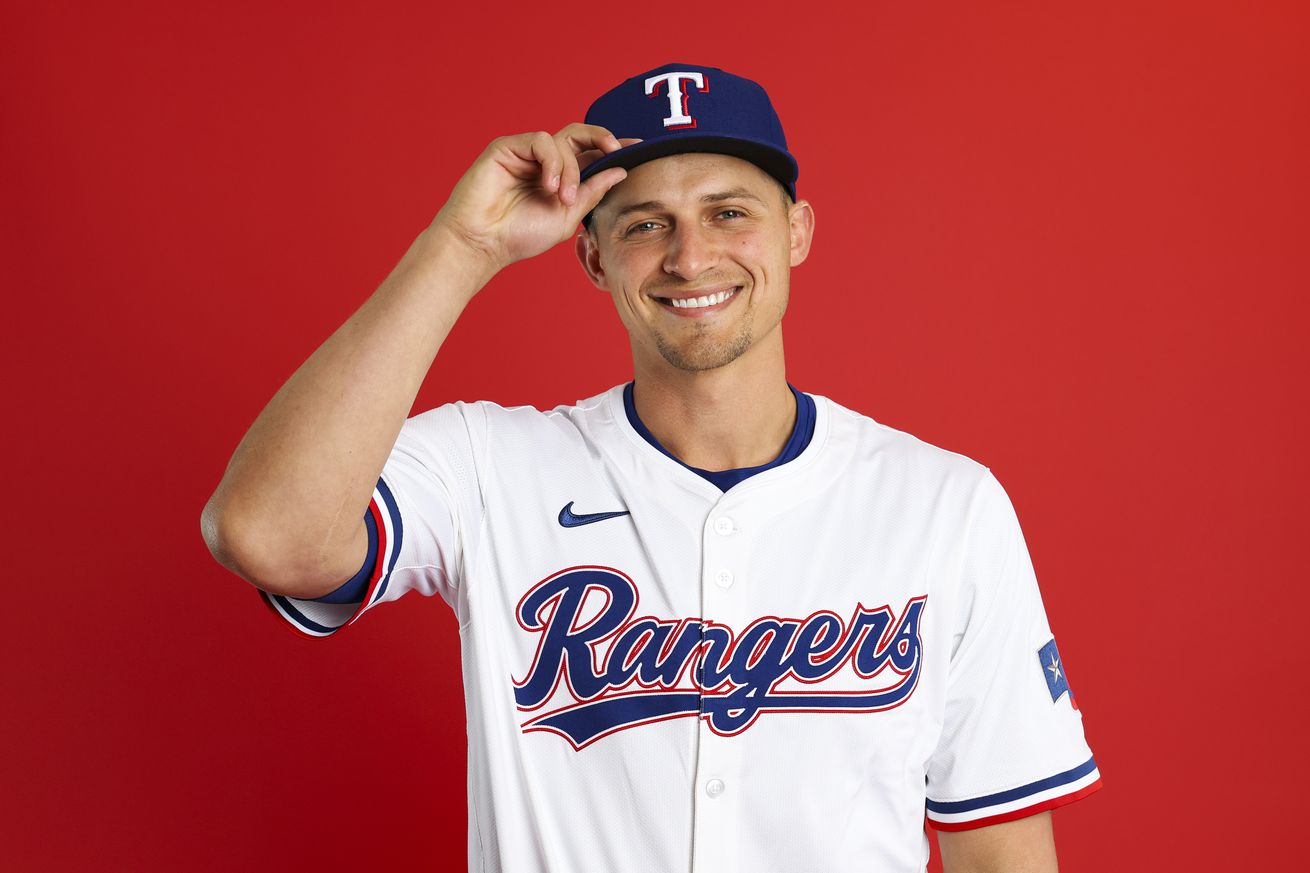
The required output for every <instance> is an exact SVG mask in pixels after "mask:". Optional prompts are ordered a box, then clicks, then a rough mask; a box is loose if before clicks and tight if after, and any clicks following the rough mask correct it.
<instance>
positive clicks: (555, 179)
mask: <svg viewBox="0 0 1310 873" xmlns="http://www.w3.org/2000/svg"><path fill="white" fill-rule="evenodd" d="M550 187H551V188H559V176H558V175H555V176H551V177H550Z"/></svg>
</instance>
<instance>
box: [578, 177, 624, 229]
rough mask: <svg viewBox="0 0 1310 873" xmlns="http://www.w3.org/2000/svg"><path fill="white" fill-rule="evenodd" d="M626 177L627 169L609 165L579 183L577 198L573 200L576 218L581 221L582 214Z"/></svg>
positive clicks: (591, 208)
mask: <svg viewBox="0 0 1310 873" xmlns="http://www.w3.org/2000/svg"><path fill="white" fill-rule="evenodd" d="M627 177H628V171H627V170H625V169H623V168H622V167H610V168H609V169H608V170H602V171H600V172H599V173H597V174H596V175H594V176H592V177H591V178H590V179H588V180H587V181H585V182H583V183H582V184H581V185H579V186H578V199H577V201H575V203H576V205H577V207H578V220H579V221H581V220H582V216H584V215H586V214H587V213H588V212H590V211H591V210H593V209H595V208H596V204H598V203H600V201H601V200H602V199H604V197H605V195H606V194H608V193H609V190H610V189H611V188H613V187H614V186H615V185H617V184H619V183H620V182H622V181H623V180H624V179H626V178H627Z"/></svg>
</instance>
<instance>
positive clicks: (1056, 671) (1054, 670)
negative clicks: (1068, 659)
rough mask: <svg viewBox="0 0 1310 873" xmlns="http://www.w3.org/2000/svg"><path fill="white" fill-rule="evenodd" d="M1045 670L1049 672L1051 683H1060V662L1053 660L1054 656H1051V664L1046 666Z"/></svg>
mask: <svg viewBox="0 0 1310 873" xmlns="http://www.w3.org/2000/svg"><path fill="white" fill-rule="evenodd" d="M1046 669H1047V670H1050V671H1051V682H1052V683H1054V682H1059V681H1060V662H1059V661H1057V660H1056V659H1055V655H1051V663H1049V664H1047V665H1046Z"/></svg>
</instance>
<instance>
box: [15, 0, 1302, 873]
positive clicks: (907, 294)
mask: <svg viewBox="0 0 1310 873" xmlns="http://www.w3.org/2000/svg"><path fill="white" fill-rule="evenodd" d="M1303 9H1304V7H1303V6H1302V5H1301V4H1296V3H1281V4H1280V3H1237V2H1232V3H1198V2H1187V3H1184V2H1155V3H1152V2H1131V3H1127V2H1110V3H1098V4H1093V5H1090V6H1080V7H1074V6H1071V5H1068V4H1050V3H1037V2H1016V3H999V4H998V3H985V4H984V3H963V2H957V3H935V4H904V3H885V2H873V3H864V4H860V5H859V6H858V7H855V8H849V9H848V8H842V9H841V10H839V9H838V8H836V7H834V8H832V9H824V8H823V5H822V4H819V5H817V6H816V5H815V4H808V5H805V6H797V5H795V4H787V5H782V4H779V5H770V4H751V6H750V7H749V14H747V12H745V11H743V10H742V9H740V8H738V7H735V6H732V5H727V4H725V5H720V6H715V5H706V4H700V5H698V6H696V7H694V8H692V7H679V6H676V5H673V6H650V5H645V6H642V7H639V8H623V7H616V6H613V5H609V6H602V5H594V6H568V7H560V6H542V5H540V4H523V3H515V4H505V3H500V4H494V5H476V4H474V5H459V6H455V7H454V8H451V7H449V6H444V5H442V4H432V3H423V4H419V3H406V4H392V5H390V6H388V7H387V8H383V9H378V8H377V7H376V6H374V5H372V4H362V3H361V4H354V5H343V4H331V3H329V4H323V3H313V4H309V3H303V4H263V3H261V4H239V3H238V4H233V3H230V2H229V3H221V4H220V3H185V4H178V3H163V2H138V3H129V4H91V3H86V4H45V3H43V4H17V3H9V4H6V5H5V7H4V9H3V13H2V14H3V20H2V21H0V44H2V45H3V51H0V75H2V76H3V81H4V83H5V87H4V97H3V130H4V135H3V137H0V156H2V157H3V162H2V163H3V170H2V171H0V172H3V175H4V191H5V195H4V200H5V204H6V208H5V209H4V210H3V221H4V234H3V242H0V245H2V246H3V254H4V263H5V274H6V276H7V279H6V283H5V284H6V287H7V288H8V289H9V290H8V291H7V292H6V294H5V299H6V303H7V313H6V314H7V318H6V323H7V325H8V330H7V331H6V342H5V344H4V345H5V349H4V354H5V364H6V366H5V370H6V373H7V374H8V380H7V384H8V386H9V387H8V390H7V398H8V407H9V410H10V415H9V417H8V418H7V420H8V421H9V422H10V424H9V426H8V428H7V430H8V431H9V433H10V437H9V439H8V441H7V442H8V444H9V445H10V450H9V451H10V462H9V463H8V465H7V473H6V482H7V486H6V493H7V494H8V496H9V499H10V505H11V509H10V510H9V513H8V517H7V522H6V525H5V530H6V533H5V537H6V543H5V545H6V548H5V551H6V553H7V554H8V556H9V562H8V565H9V568H10V570H9V573H10V576H9V578H10V580H11V581H10V589H11V594H10V613H9V621H8V622H7V625H8V629H7V632H6V634H5V644H4V670H3V674H2V675H3V680H2V681H3V700H4V705H5V710H4V720H3V728H2V730H3V738H4V742H3V743H2V744H0V748H2V749H3V752H2V753H0V754H3V756H4V761H3V773H4V788H3V790H2V791H0V853H2V854H3V857H2V858H0V866H3V867H4V868H5V869H11V870H42V871H71V870H88V869H94V870H107V871H108V870H115V871H117V870H146V869H153V870H189V871H220V870H221V871H228V870H301V869H303V870H314V871H319V873H324V871H329V870H359V869H394V870H409V869H419V868H426V869H459V868H461V866H462V865H463V863H464V853H465V831H464V829H465V811H464V810H465V777H464V755H465V735H464V724H463V704H462V694H461V684H460V674H459V665H458V645H457V639H456V637H457V634H456V628H455V622H454V620H453V618H452V617H451V615H450V614H449V612H448V610H447V609H446V607H445V606H444V604H442V603H440V602H439V601H435V600H433V601H424V600H422V599H421V598H418V597H417V596H411V598H407V599H405V600H403V601H401V602H400V603H399V604H395V605H392V606H389V607H387V608H385V609H382V610H379V611H377V612H375V613H371V614H370V615H369V616H368V617H367V618H366V619H364V620H363V621H361V622H360V623H359V624H358V625H356V626H355V627H352V628H351V629H349V630H348V631H346V632H344V633H342V634H340V635H339V636H338V637H336V638H333V639H331V640H329V641H317V642H309V641H304V640H300V639H296V638H294V637H293V636H292V635H291V634H290V633H288V632H287V631H286V630H284V629H282V628H279V627H278V626H277V625H276V624H275V623H274V621H273V620H272V619H271V618H270V617H269V615H268V614H267V613H266V611H265V609H264V607H263V606H262V605H261V604H260V603H259V601H258V598H257V597H256V595H255V592H254V591H253V590H252V589H250V587H249V586H248V585H246V583H244V582H242V581H240V580H239V579H237V578H235V577H233V576H231V575H230V574H228V573H227V572H226V571H224V570H223V569H221V568H220V567H219V566H218V565H216V564H215V563H214V562H213V561H212V560H211V559H210V557H209V555H208V553H207V551H206V549H205V547H204V544H203V543H202V541H201V538H200V534H199V529H198V517H199V513H200V509H201V507H202V505H203V504H204V502H205V500H206V498H207V497H208V496H209V493H210V492H211V491H212V489H213V487H214V486H215V484H216V483H217V482H218V479H219V477H220V476H221V474H222V471H223V466H224V464H225V463H226V460H227V458H228V457H229V456H230V454H231V452H232V449H233V448H234V447H235V445H236V443H237V442H238V440H239V439H240V437H241V435H242V434H243V433H244V431H245V429H246V427H248V425H249V424H250V422H251V421H252V420H253V418H254V417H255V416H256V415H257V414H258V412H259V410H260V409H261V408H262V406H263V404H264V403H265V402H266V400H267V399H268V398H269V397H270V396H271V395H272V394H273V392H274V391H275V390H276V389H277V388H278V386H279V385H280V384H281V383H282V381H283V380H285V379H286V377H287V376H288V375H289V374H290V373H291V372H292V371H293V370H294V369H295V368H296V367H297V366H298V365H299V364H300V363H301V361H303V360H304V358H305V357H306V356H307V355H309V354H310V352H312V351H313V349H314V348H315V347H316V346H317V345H318V343H319V342H321V341H322V340H323V339H324V338H325V337H326V336H327V335H328V334H329V333H330V332H331V331H332V330H333V329H334V328H335V327H336V326H338V325H339V324H340V323H341V322H342V321H343V320H344V319H345V318H346V317H347V316H348V315H349V313H350V312H351V311H353V309H354V308H355V307H357V306H358V305H359V304H360V303H361V302H362V301H363V300H364V299H365V297H366V296H367V295H368V294H369V293H370V292H371V290H372V289H373V288H374V287H376V285H377V284H378V282H380V281H381V279H382V278H383V277H384V276H385V275H386V273H387V272H388V271H389V269H390V268H391V266H392V265H393V263H394V262H395V261H396V259H398V258H399V256H400V255H401V254H402V253H403V251H404V250H405V248H406V247H407V246H408V244H409V242H410V241H411V240H412V239H413V237H414V236H415V234H417V233H418V232H419V230H421V229H422V228H423V227H424V226H425V225H426V224H427V222H428V221H429V220H430V219H431V217H432V215H433V214H434V213H435V212H436V210H437V209H438V208H439V207H440V206H441V203H442V202H443V201H444V198H445V195H446V192H447V191H448V190H449V188H450V186H451V185H452V184H453V182H454V181H455V180H456V179H457V178H458V176H459V175H460V173H461V172H462V171H463V169H464V168H465V167H466V166H467V165H468V164H469V162H470V161H471V160H472V159H473V157H474V156H475V155H476V154H477V153H478V152H479V151H480V150H481V149H482V147H483V146H484V145H485V143H486V142H487V141H488V140H490V139H491V138H493V137H494V136H497V135H500V134H503V133H512V132H519V131H524V130H531V129H537V128H546V129H551V130H553V129H555V128H558V127H559V126H562V125H563V124H564V123H566V122H568V121H570V120H574V119H576V118H578V117H580V116H581V114H582V112H583V111H584V109H585V108H586V105H587V104H588V102H589V101H590V99H591V98H592V97H593V96H595V95H596V94H598V93H599V92H600V91H602V90H604V89H606V88H608V87H610V86H611V85H613V84H615V83H617V82H618V81H620V80H622V79H623V78H626V77H627V76H629V75H632V74H633V73H635V72H637V71H640V70H642V69H646V68H649V67H652V66H654V65H656V64H659V63H663V62H666V61H675V60H676V61H689V62H696V63H705V64H712V65H717V66H722V67H725V68H727V69H730V70H733V71H735V72H739V73H741V74H744V75H748V76H751V77H753V78H756V79H757V80H759V81H761V82H763V83H764V84H765V85H766V86H767V87H768V89H769V91H770V93H771V94H772V95H773V98H774V100H775V103H776V105H777V106H778V108H779V110H780V112H781V114H782V116H783V118H784V120H785V123H786V125H787V129H788V133H789V135H790V139H791V143H792V146H793V151H794V153H795V154H796V155H797V156H798V157H799V160H800V165H801V175H800V180H799V189H800V193H801V195H802V196H804V197H806V198H808V199H810V200H811V201H812V202H813V203H814V204H815V206H816V211H817V216H818V222H817V224H818V227H817V234H816V242H815V246H814V250H813V253H812V256H811V259H810V261H809V262H808V263H807V264H805V265H804V266H803V267H802V268H800V269H799V270H798V271H797V272H796V274H795V276H794V280H793V298H792V306H791V310H790V312H789V314H788V318H787V320H786V337H787V344H788V353H789V362H790V365H791V370H790V372H789V377H790V379H791V381H792V382H793V383H794V384H795V385H797V386H798V387H800V388H802V389H804V390H808V391H812V392H816V393H821V394H825V395H828V396H830V397H833V398H834V399H836V400H838V401H840V402H842V403H843V404H845V405H848V406H851V407H854V408H856V409H860V410H862V411H864V412H866V413H868V414H869V415H871V416H873V417H874V418H876V419H878V420H880V421H882V422H885V423H887V424H890V425H892V426H894V427H897V428H901V429H904V430H908V431H910V432H912V433H914V434H916V435H918V436H920V437H922V438H923V439H925V440H927V441H929V442H932V443H935V444H937V445H940V446H943V447H946V448H949V449H952V450H955V451H959V452H961V453H963V454H966V455H969V456H970V457H973V458H975V459H977V460H979V461H981V462H983V463H985V464H987V465H989V466H990V467H992V469H993V470H994V471H995V472H996V474H997V475H998V477H999V478H1000V480H1001V481H1002V482H1003V483H1004V484H1005V486H1006V488H1007V489H1008V491H1009V493H1010V495H1011V497H1012V499H1013V501H1014V503H1015V505H1016V507H1017V509H1018V512H1019V517H1020V519H1021V521H1022V523H1023V525H1024V528H1025V531H1026V533H1027V536H1028V540H1029V544H1030V547H1031V551H1032V554H1033V560H1034V563H1035V565H1036V568H1037V571H1038V576H1039V578H1040V579H1041V581H1042V584H1043V591H1044V595H1045V599H1046V603H1047V608H1048V611H1049V613H1050V617H1051V622H1052V625H1053V627H1054V629H1055V631H1056V633H1057V635H1058V639H1059V641H1060V649H1061V652H1062V653H1063V654H1064V656H1065V658H1066V659H1067V661H1068V663H1069V665H1070V675H1071V677H1072V683H1073V686H1074V688H1075V689H1076V691H1077V694H1078V699H1079V702H1080V704H1081V706H1082V709H1083V712H1084V714H1085V717H1086V722H1085V724H1086V728H1087V734H1088V738H1089V740H1090V742H1091V744H1092V747H1093V749H1094V750H1095V752H1096V756H1097V760H1098V762H1099V763H1100V764H1101V767H1102V770H1103V773H1104V776H1105V781H1106V787H1105V789H1104V790H1103V791H1101V792H1100V793H1098V794H1097V795H1094V796H1093V797H1092V798H1090V799H1088V800H1085V801H1082V802H1080V803H1077V804H1075V805H1073V806H1071V807H1069V808H1067V809H1065V810H1061V811H1059V812H1057V813H1056V831H1057V835H1058V839H1059V845H1060V852H1061V859H1062V865H1061V866H1062V869H1063V870H1065V871H1074V873H1076V871H1083V870H1101V869H1105V868H1107V867H1110V866H1113V867H1114V869H1117V870H1158V869H1284V868H1287V867H1289V866H1291V865H1292V863H1294V862H1293V860H1292V859H1293V858H1295V857H1296V855H1295V854H1294V853H1293V849H1292V846H1291V843H1292V840H1291V839H1290V837H1292V835H1291V834H1290V833H1289V832H1288V831H1287V830H1286V829H1284V828H1279V827H1278V825H1279V824H1285V823H1290V822H1291V821H1292V818H1293V813H1294V812H1295V811H1299V809H1300V808H1301V807H1302V806H1303V803H1302V800H1301V788H1302V785H1303V783H1304V782H1305V780H1306V777H1307V776H1310V772H1307V771H1308V769H1310V768H1308V767H1307V761H1306V754H1305V747H1304V743H1303V741H1302V737H1301V733H1302V732H1301V731H1300V727H1299V725H1300V718H1301V716H1302V715H1303V714H1304V712H1305V706H1304V704H1303V703H1302V692H1301V691H1300V690H1299V689H1303V688H1304V684H1305V680H1304V674H1305V669H1306V666H1307V658H1306V654H1305V648H1304V647H1302V646H1300V644H1299V642H1298V641H1299V638H1300V633H1301V616H1302V615H1303V614H1304V613H1305V609H1306V607H1307V605H1308V604H1307V596H1306V593H1305V589H1304V587H1303V584H1302V583H1303V581H1304V577H1305V572H1304V570H1303V568H1302V564H1301V561H1300V558H1301V549H1300V547H1299V546H1300V540H1299V537H1300V536H1301V535H1302V529H1303V527H1304V518H1305V513H1304V510H1303V509H1302V504H1303V493H1302V492H1303V490H1304V486H1305V482H1306V472H1307V470H1306V466H1307V462H1306V451H1305V449H1306V445H1307V435H1308V434H1307V420H1306V412H1305V409H1304V399H1305V378H1304V376H1305V373H1306V372H1307V360H1306V358H1307V353H1306V350H1305V340H1306V336H1305V334H1306V330H1305V325H1306V314H1307V312H1306V308H1307V307H1306V303H1305V298H1304V294H1305V291H1306V288H1307V279H1308V278H1310V275H1308V273H1310V271H1308V270H1307V257H1306V239H1307V233H1306V232H1307V223H1306V219H1305V209H1306V203H1307V201H1308V198H1307V195H1308V194H1310V191H1307V187H1308V186H1307V172H1306V168H1305V154H1306V150H1307V146H1308V145H1310V137H1307V132H1308V127H1310V125H1308V124H1307V113H1306V111H1305V110H1306V107H1307V106H1310V89H1308V88H1307V70H1306V65H1305V61H1304V47H1305V46H1306V45H1307V44H1310V40H1308V39H1307V37H1310V33H1307V30H1308V29H1310V28H1307V18H1306V14H1305V13H1304V11H1302V10H1303ZM554 361H567V362H568V366H567V367H561V366H555V365H553V364H549V362H554ZM629 373H630V365H629V362H628V358H627V349H626V342H625V336H624V334H623V332H622V330H621V327H620V325H619V323H618V320H617V318H616V316H615V315H614V314H613V311H612V309H611V306H610V303H609V301H608V299H607V298H606V297H605V296H604V295H602V294H599V293H598V292H596V291H595V290H593V289H591V287H590V286H589V285H587V284H586V283H585V281H584V280H583V277H582V275H581V273H580V270H579V268H578V267H577V265H576V264H575V263H573V261H572V256H571V254H570V253H569V252H568V251H567V247H561V248H559V249H557V250H554V251H552V252H550V253H548V254H547V255H545V256H543V257H541V258H539V259H537V260H535V261H533V262H530V263H525V264H519V265H516V266H515V267H513V268H511V269H510V270H508V271H507V272H506V273H505V274H504V275H503V276H500V277H498V278H497V279H496V281H495V282H494V284H493V286H492V287H489V288H488V289H487V290H486V292H485V293H484V294H483V295H482V296H480V297H479V298H478V299H477V300H476V301H475V302H474V304H473V305H472V306H471V307H470V309H469V311H468V313H467V315H466V316H465V318H464V319H463V320H462V321H461V323H460V324H459V325H458V327H457V328H456V330H455V332H454V334H453V336H452V337H451V339H450V341H449V343H448V345H447V347H446V348H445V349H444V350H443V351H442V353H441V355H440V357H439V359H438V366H437V367H435V368H434V370H433V372H432V374H431V375H430V377H429V379H428V381H427V383H426V384H425V386H424V389H423V391H422V392H421V394H420V396H419V400H418V403H417V405H416V408H417V409H420V410H421V409H426V408H428V407H430V406H433V405H435V404H438V403H441V402H445V401H447V400H452V399H484V398H485V399H493V400H497V401H500V402H502V403H505V404H518V403H531V404H535V405H538V406H553V405H555V404H558V403H562V402H571V401H573V400H575V399H577V398H579V397H585V396H588V395H591V394H594V393H596V392H598V391H600V390H602V389H604V388H606V387H608V386H610V385H612V384H615V383H617V382H619V381H622V380H625V379H626V378H628V376H629ZM20 498H21V500H23V501H24V503H23V505H22V506H21V507H20V506H19V505H18V503H19V500H20ZM288 511H289V512H290V511H295V510H294V507H288ZM870 826H873V823H870ZM1266 834H1267V836H1266Z"/></svg>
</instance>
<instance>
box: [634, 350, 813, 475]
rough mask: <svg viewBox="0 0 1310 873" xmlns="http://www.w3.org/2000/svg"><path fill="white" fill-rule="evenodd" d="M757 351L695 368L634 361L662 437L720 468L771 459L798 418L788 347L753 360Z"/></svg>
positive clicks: (637, 390)
mask: <svg viewBox="0 0 1310 873" xmlns="http://www.w3.org/2000/svg"><path fill="white" fill-rule="evenodd" d="M778 342H779V343H781V338H779V339H778ZM757 351H763V350H762V349H752V350H751V351H750V352H747V354H746V355H743V356H742V358H739V359H737V360H736V361H733V362H732V363H731V364H728V365H727V366H724V367H718V368H716V369H713V370H701V371H694V372H691V371H686V370H678V369H675V368H672V367H668V366H645V367H643V366H641V364H640V362H634V363H636V370H637V376H636V380H635V382H634V384H633V395H632V399H633V403H634V404H635V405H636V407H637V416H638V417H639V418H641V421H642V423H643V424H645V425H646V427H647V428H648V429H649V430H650V432H651V433H652V434H653V435H654V436H655V439H657V440H659V442H660V445H662V446H664V448H666V449H668V450H669V452H671V453H672V454H673V455H674V457H676V458H678V459H679V460H681V461H682V462H683V463H684V464H688V465H690V466H692V467H697V468H699V469H701V470H710V471H712V472H713V471H719V470H736V469H740V468H742V467H757V466H760V465H761V464H767V463H769V462H770V461H772V460H773V459H774V458H776V457H777V456H778V455H779V454H780V453H781V452H782V450H783V447H785V446H786V445H787V440H788V439H789V438H790V437H791V433H792V430H793V429H794V428H795V426H796V398H795V397H793V396H792V393H791V389H790V388H788V387H787V374H786V367H785V365H784V362H783V356H782V354H781V349H780V348H779V350H778V354H776V355H769V356H767V359H766V360H765V361H748V360H746V358H748V357H751V356H752V353H754V352H757ZM661 363H662V361H661Z"/></svg>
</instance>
